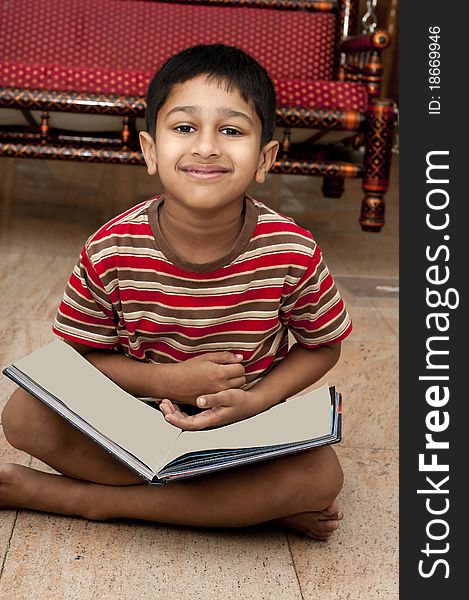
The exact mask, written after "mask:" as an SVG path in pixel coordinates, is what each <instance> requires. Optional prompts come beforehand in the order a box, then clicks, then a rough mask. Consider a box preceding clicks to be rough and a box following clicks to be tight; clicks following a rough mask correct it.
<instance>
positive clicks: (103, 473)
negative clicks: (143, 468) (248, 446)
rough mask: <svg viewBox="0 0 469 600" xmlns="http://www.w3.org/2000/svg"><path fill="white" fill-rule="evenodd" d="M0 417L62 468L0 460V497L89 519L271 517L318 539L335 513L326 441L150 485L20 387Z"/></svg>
mask: <svg viewBox="0 0 469 600" xmlns="http://www.w3.org/2000/svg"><path fill="white" fill-rule="evenodd" d="M44 411H46V412H44ZM25 415H26V416H28V419H27V421H25V420H24V417H25ZM57 419H58V421H57ZM3 421H4V427H5V433H6V436H7V439H9V440H10V442H13V445H15V446H17V447H20V448H21V449H23V450H25V451H27V452H29V453H30V454H33V455H34V456H37V457H38V458H40V459H41V460H43V461H44V462H46V463H47V464H49V465H51V466H52V467H53V468H55V469H56V470H58V471H60V472H64V473H66V474H67V475H69V477H64V476H58V475H51V474H48V473H41V472H38V471H34V470H33V469H29V468H27V467H21V466H19V465H11V466H6V465H5V466H4V468H3V470H2V471H1V472H0V504H3V505H10V506H16V507H21V508H29V509H33V510H41V511H46V512H55V513H60V514H68V515H79V516H83V517H86V518H91V519H112V518H136V519H145V520H150V521H156V522H159V523H172V524H180V525H196V526H220V527H239V526H245V525H252V524H256V523H261V522H265V521H270V520H279V522H280V523H282V524H284V525H287V526H291V527H294V528H296V529H300V530H302V531H304V532H305V533H309V534H310V535H312V536H314V537H318V538H320V539H325V538H327V537H328V535H330V533H331V532H332V530H333V529H335V527H336V526H337V520H338V519H339V518H340V515H339V514H338V513H337V507H336V504H335V497H336V496H337V494H338V492H339V491H340V488H341V485H342V472H341V469H340V466H339V463H338V461H337V458H336V456H335V453H334V452H333V450H332V448H330V447H322V448H318V449H315V450H313V451H310V452H305V453H301V454H296V455H292V456H290V457H283V458H279V459H276V460H273V461H268V462H265V463H258V464H255V465H251V466H248V467H244V468H239V469H235V470H232V471H226V472H224V473H218V474H214V475H211V476H210V477H200V478H195V479H192V480H191V479H189V480H187V481H183V482H173V483H170V484H169V485H167V486H164V487H153V486H148V485H147V484H146V483H145V484H141V481H142V480H141V479H140V478H138V477H137V476H135V475H134V474H133V473H131V472H130V471H128V470H127V469H126V467H124V466H122V465H120V464H119V463H117V462H116V461H115V460H114V459H113V458H111V457H110V456H109V455H108V454H107V453H106V452H105V451H103V450H102V449H101V448H100V447H99V446H97V445H96V444H94V443H93V442H91V441H90V440H88V438H86V437H85V436H84V435H83V434H81V433H80V432H79V431H77V430H76V429H75V428H72V427H71V426H70V425H68V424H67V423H66V422H64V421H63V420H62V419H61V418H60V417H57V416H56V415H55V414H54V413H52V411H50V410H49V409H47V407H44V406H43V405H42V404H41V403H40V402H39V401H37V400H35V399H34V398H32V397H31V396H29V394H26V393H25V392H23V391H18V392H15V394H14V395H13V396H12V398H11V399H10V401H9V403H8V405H7V406H6V408H5V410H4V416H3ZM62 426H66V427H65V428H64V429H62V428H61V427H62ZM69 429H71V431H70V430H69ZM77 436H78V437H77ZM35 445H37V447H38V449H37V450H36V448H35V447H34V446H35ZM74 478H77V479H74ZM81 480H86V481H81ZM93 482H97V483H93ZM298 513H300V514H299V515H298Z"/></svg>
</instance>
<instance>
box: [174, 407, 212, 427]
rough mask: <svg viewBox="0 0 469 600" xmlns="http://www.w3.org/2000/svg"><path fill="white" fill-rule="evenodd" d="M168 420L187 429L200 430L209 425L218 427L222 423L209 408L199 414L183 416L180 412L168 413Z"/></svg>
mask: <svg viewBox="0 0 469 600" xmlns="http://www.w3.org/2000/svg"><path fill="white" fill-rule="evenodd" d="M167 420H168V422H170V423H171V425H175V426H176V427H179V428H180V429H184V430H185V431H198V430H200V429H206V428H207V427H216V426H217V425H220V424H221V423H220V418H219V416H218V415H217V414H216V413H214V412H213V411H211V410H207V411H204V412H201V413H198V414H197V415H191V416H186V417H185V418H184V417H181V416H180V414H179V413H178V414H174V413H173V414H171V415H168V419H167Z"/></svg>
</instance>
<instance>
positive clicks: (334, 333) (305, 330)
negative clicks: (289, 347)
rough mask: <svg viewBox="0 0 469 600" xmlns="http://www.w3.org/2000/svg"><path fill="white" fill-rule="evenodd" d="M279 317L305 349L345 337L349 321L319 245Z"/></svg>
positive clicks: (332, 342)
mask: <svg viewBox="0 0 469 600" xmlns="http://www.w3.org/2000/svg"><path fill="white" fill-rule="evenodd" d="M282 320H283V322H284V323H285V324H286V325H287V327H288V329H289V330H290V331H291V333H292V334H293V336H294V337H295V339H296V340H297V341H298V343H300V344H301V345H302V346H304V347H305V348H311V349H312V348H317V347H319V346H322V345H324V344H334V343H337V342H340V341H341V340H343V339H344V338H346V337H347V336H348V335H349V334H350V332H351V330H352V322H351V319H350V316H349V314H348V313H347V309H346V307H345V304H344V301H343V299H342V297H341V295H340V293H339V291H338V290H337V287H336V285H335V283H334V280H333V279H332V275H331V273H330V272H329V269H328V267H327V265H326V263H325V262H324V259H323V257H322V253H321V250H320V248H319V246H317V245H315V246H314V251H313V255H312V257H311V261H310V263H309V265H308V266H307V269H306V271H305V272H304V273H303V275H302V277H301V278H300V279H299V280H298V282H297V284H296V285H295V286H294V288H293V290H292V291H291V293H290V294H289V296H288V298H287V299H286V301H285V302H284V303H283V306H282Z"/></svg>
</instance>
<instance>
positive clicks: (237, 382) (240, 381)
mask: <svg viewBox="0 0 469 600" xmlns="http://www.w3.org/2000/svg"><path fill="white" fill-rule="evenodd" d="M245 383H246V377H235V378H234V379H230V381H229V384H230V387H231V388H240V387H242V386H243V385H244V384H245Z"/></svg>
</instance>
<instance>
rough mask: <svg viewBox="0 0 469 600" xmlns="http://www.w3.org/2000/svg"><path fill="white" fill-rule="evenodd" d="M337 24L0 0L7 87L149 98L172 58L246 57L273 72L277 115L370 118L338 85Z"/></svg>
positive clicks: (107, 2) (132, 4) (355, 89)
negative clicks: (311, 112) (229, 53)
mask: <svg viewBox="0 0 469 600" xmlns="http://www.w3.org/2000/svg"><path fill="white" fill-rule="evenodd" d="M333 41H334V17H333V15H331V14H324V13H309V12H304V11H301V12H300V11H279V10H265V9H262V8H243V7H231V6H227V7H221V6H200V5H182V4H176V3H172V2H144V1H141V0H34V2H32V1H31V0H0V87H15V88H22V89H47V90H61V91H67V90H73V91H78V92H94V93H101V94H118V95H130V96H143V95H145V92H146V88H147V85H148V82H149V79H150V78H151V77H152V75H153V73H154V72H155V70H156V69H157V68H158V67H159V65H161V63H162V62H163V61H164V60H165V59H166V58H168V57H169V56H170V55H172V54H174V53H176V52H178V51H179V50H182V49H183V48H185V47H187V46H190V45H193V44H196V43H227V44H232V45H235V46H239V47H242V48H243V49H244V50H246V51H247V52H249V53H250V54H252V55H253V56H254V57H255V58H256V59H257V60H258V61H259V62H260V63H261V64H263V65H264V66H265V67H266V69H267V70H268V72H269V74H270V76H271V77H272V79H273V80H274V83H275V86H276V90H277V94H278V104H279V106H303V107H307V106H314V107H316V108H318V107H321V108H327V109H341V110H364V109H365V108H366V105H367V94H366V90H365V88H364V86H361V85H357V84H353V83H342V82H340V83H339V82H334V81H330V79H331V76H332V52H333Z"/></svg>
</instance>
